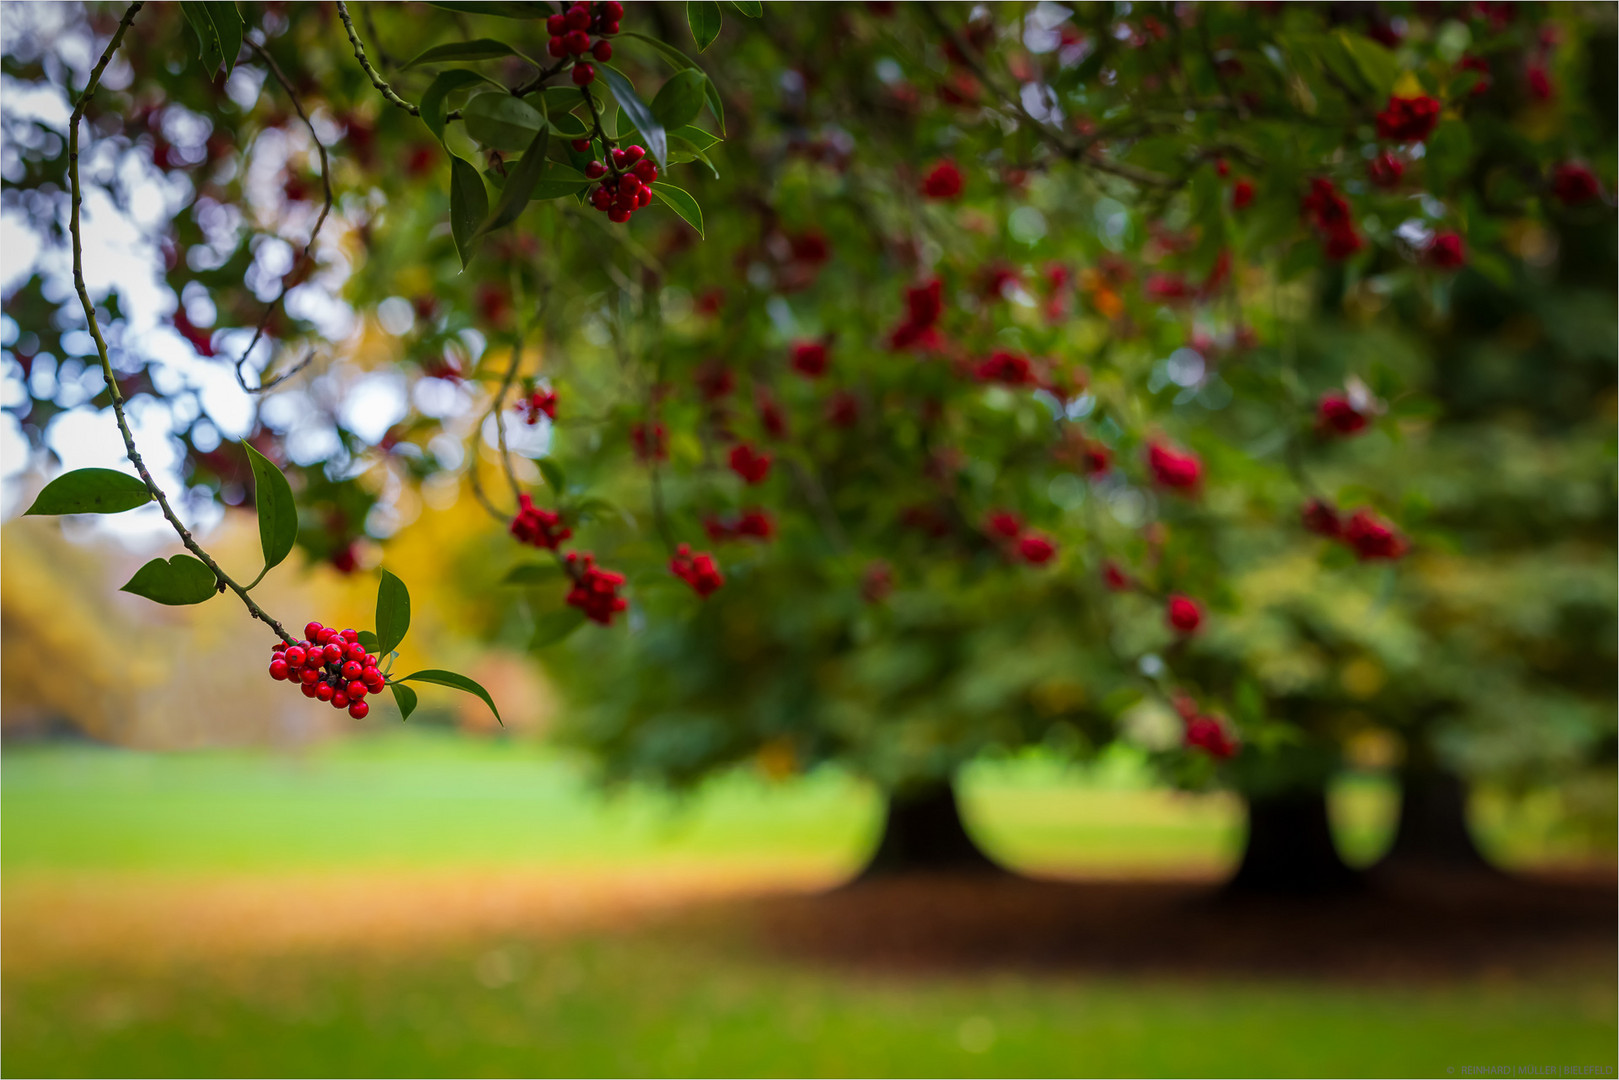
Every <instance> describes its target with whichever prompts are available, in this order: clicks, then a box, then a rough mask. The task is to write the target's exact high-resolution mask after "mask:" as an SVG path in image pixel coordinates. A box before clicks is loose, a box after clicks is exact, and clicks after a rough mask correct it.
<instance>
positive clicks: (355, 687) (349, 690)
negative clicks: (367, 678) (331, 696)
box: [343, 679, 371, 701]
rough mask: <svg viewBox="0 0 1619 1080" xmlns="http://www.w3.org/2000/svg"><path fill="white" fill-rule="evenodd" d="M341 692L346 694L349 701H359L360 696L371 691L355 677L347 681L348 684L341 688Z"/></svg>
mask: <svg viewBox="0 0 1619 1080" xmlns="http://www.w3.org/2000/svg"><path fill="white" fill-rule="evenodd" d="M343 692H344V693H346V694H348V696H349V700H350V701H359V700H360V699H361V698H363V697H365V695H366V694H368V693H370V692H371V688H370V687H369V686H367V685H365V683H363V682H361V681H360V680H358V679H355V680H354V681H353V682H351V683H349V684H348V686H346V687H344V688H343Z"/></svg>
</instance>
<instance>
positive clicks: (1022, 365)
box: [973, 351, 1038, 386]
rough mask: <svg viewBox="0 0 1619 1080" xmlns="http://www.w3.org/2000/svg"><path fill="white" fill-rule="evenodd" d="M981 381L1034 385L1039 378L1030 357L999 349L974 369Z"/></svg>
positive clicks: (1006, 384) (1005, 384) (1009, 384)
mask: <svg viewBox="0 0 1619 1080" xmlns="http://www.w3.org/2000/svg"><path fill="white" fill-rule="evenodd" d="M973 374H974V375H975V376H977V378H978V381H979V382H994V383H1000V384H1002V385H1003V386H1032V385H1033V384H1034V383H1035V382H1037V381H1038V380H1036V379H1035V377H1034V368H1033V366H1032V365H1030V363H1029V358H1028V357H1027V356H1024V355H1023V354H1021V353H1014V352H1004V351H998V352H993V353H990V354H989V359H987V360H984V361H982V362H981V363H980V364H979V365H978V367H977V368H976V369H975V370H974V372H973Z"/></svg>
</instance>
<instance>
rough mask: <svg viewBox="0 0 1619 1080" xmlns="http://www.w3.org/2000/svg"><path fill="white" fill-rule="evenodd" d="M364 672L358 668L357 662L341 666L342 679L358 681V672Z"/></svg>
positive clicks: (351, 661)
mask: <svg viewBox="0 0 1619 1080" xmlns="http://www.w3.org/2000/svg"><path fill="white" fill-rule="evenodd" d="M364 670H365V669H364V668H362V667H361V666H360V662H359V661H358V660H350V661H349V662H348V663H346V664H344V665H343V678H345V679H358V678H359V677H360V672H362V671H364Z"/></svg>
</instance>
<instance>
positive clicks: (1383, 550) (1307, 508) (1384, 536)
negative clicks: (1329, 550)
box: [1300, 499, 1411, 562]
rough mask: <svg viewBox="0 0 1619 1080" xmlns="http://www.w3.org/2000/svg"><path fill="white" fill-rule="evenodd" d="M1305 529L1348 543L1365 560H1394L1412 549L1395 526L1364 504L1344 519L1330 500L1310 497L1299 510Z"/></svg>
mask: <svg viewBox="0 0 1619 1080" xmlns="http://www.w3.org/2000/svg"><path fill="white" fill-rule="evenodd" d="M1300 519H1301V520H1302V522H1303V524H1304V527H1305V529H1307V530H1309V531H1310V532H1313V533H1315V534H1316V535H1317V536H1325V537H1327V538H1328V539H1329V540H1338V541H1341V542H1343V543H1344V544H1346V545H1348V546H1349V547H1350V548H1351V549H1352V550H1353V551H1354V552H1355V554H1356V555H1357V556H1358V557H1359V558H1360V560H1361V561H1362V562H1372V561H1377V560H1386V561H1393V560H1395V559H1398V558H1400V557H1402V556H1403V555H1405V553H1406V552H1407V551H1409V550H1410V549H1411V542H1410V541H1409V540H1407V539H1406V538H1405V537H1403V536H1401V535H1400V534H1399V533H1398V532H1396V531H1395V529H1394V526H1393V525H1391V524H1389V523H1388V522H1387V521H1385V520H1383V519H1382V518H1380V517H1378V516H1377V515H1376V514H1374V513H1372V511H1370V510H1368V509H1366V508H1365V507H1362V508H1361V509H1359V510H1356V511H1355V512H1354V513H1353V514H1351V515H1350V517H1349V520H1347V521H1345V520H1344V519H1343V517H1342V516H1341V515H1340V514H1339V513H1338V510H1337V508H1335V507H1334V506H1333V505H1332V504H1331V503H1329V502H1326V501H1324V500H1322V499H1311V500H1310V501H1309V502H1308V503H1306V504H1305V505H1304V510H1303V511H1302V512H1301V514H1300Z"/></svg>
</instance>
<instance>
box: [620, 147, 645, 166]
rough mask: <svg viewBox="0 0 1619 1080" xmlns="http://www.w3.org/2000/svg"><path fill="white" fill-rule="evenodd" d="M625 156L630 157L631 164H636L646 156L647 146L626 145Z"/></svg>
mask: <svg viewBox="0 0 1619 1080" xmlns="http://www.w3.org/2000/svg"><path fill="white" fill-rule="evenodd" d="M624 156H625V157H626V158H628V159H629V162H630V164H631V165H634V164H635V163H636V162H637V161H640V160H641V159H642V158H644V157H646V147H644V146H639V145H631V146H626V147H625V148H624Z"/></svg>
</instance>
